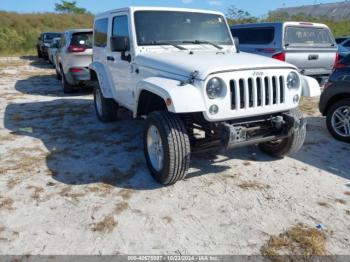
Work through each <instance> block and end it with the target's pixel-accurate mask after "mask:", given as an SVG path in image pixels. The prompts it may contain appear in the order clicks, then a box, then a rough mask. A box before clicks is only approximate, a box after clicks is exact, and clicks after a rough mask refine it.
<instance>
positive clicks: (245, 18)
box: [226, 5, 258, 24]
mask: <svg viewBox="0 0 350 262" xmlns="http://www.w3.org/2000/svg"><path fill="white" fill-rule="evenodd" d="M226 17H227V19H228V20H229V23H230V24H243V23H255V22H257V21H258V18H256V17H254V16H252V15H251V14H250V13H249V12H248V11H246V10H243V9H239V8H237V7H235V6H234V5H232V6H230V7H229V8H228V9H227V12H226Z"/></svg>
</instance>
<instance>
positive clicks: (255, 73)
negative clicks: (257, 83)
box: [253, 71, 264, 76]
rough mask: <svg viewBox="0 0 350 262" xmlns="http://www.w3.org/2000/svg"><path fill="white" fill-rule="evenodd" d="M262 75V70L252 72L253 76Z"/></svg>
mask: <svg viewBox="0 0 350 262" xmlns="http://www.w3.org/2000/svg"><path fill="white" fill-rule="evenodd" d="M263 75H264V72H262V71H254V72H253V76H263Z"/></svg>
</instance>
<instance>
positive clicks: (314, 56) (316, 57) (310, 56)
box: [309, 55, 318, 60]
mask: <svg viewBox="0 0 350 262" xmlns="http://www.w3.org/2000/svg"><path fill="white" fill-rule="evenodd" d="M309 60H318V55H309Z"/></svg>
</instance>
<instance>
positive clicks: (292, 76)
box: [287, 72, 300, 88]
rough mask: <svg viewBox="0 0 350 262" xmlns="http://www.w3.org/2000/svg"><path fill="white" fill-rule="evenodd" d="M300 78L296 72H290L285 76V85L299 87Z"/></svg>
mask: <svg viewBox="0 0 350 262" xmlns="http://www.w3.org/2000/svg"><path fill="white" fill-rule="evenodd" d="M299 86H300V78H299V76H298V74H297V73H295V72H290V73H289V75H288V77H287V87H288V88H299Z"/></svg>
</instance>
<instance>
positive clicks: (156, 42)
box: [144, 41, 187, 50]
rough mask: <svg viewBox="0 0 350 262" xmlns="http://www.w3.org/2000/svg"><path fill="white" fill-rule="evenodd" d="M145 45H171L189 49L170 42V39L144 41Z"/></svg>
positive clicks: (180, 48)
mask: <svg viewBox="0 0 350 262" xmlns="http://www.w3.org/2000/svg"><path fill="white" fill-rule="evenodd" d="M144 45H171V46H173V47H176V48H177V49H179V50H187V49H186V48H184V47H182V46H179V45H177V44H174V43H172V42H168V41H152V42H146V43H144Z"/></svg>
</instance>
